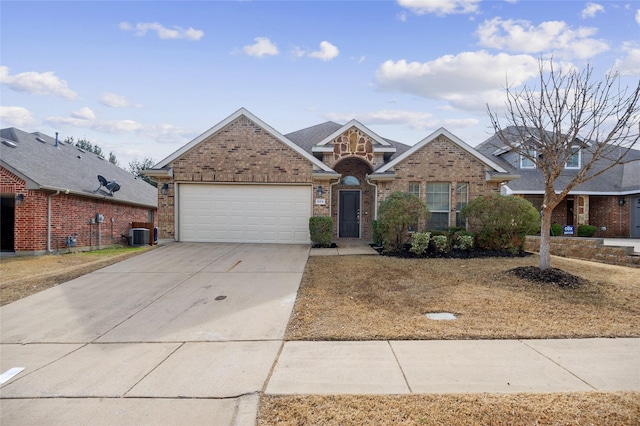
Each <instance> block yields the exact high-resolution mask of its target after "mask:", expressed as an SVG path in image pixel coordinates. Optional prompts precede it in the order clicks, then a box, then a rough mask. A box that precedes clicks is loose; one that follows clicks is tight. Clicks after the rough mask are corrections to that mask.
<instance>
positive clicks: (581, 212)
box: [476, 128, 640, 238]
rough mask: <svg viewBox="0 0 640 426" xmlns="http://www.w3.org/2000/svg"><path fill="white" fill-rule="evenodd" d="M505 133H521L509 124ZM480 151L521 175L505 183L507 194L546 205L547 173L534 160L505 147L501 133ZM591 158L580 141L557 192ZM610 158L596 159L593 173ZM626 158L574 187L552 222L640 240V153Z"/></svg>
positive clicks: (609, 236)
mask: <svg viewBox="0 0 640 426" xmlns="http://www.w3.org/2000/svg"><path fill="white" fill-rule="evenodd" d="M504 133H505V134H510V133H511V134H513V135H514V137H516V136H515V135H517V133H518V132H517V131H516V130H514V129H511V128H507V129H505V130H504ZM579 146H580V147H581V148H580V149H578V148H579ZM476 149H477V150H478V151H480V152H482V153H483V154H484V155H486V156H487V157H489V158H492V159H493V160H494V161H495V162H496V163H497V164H500V165H501V166H502V167H503V168H505V169H507V170H509V171H511V172H512V173H513V174H517V175H519V176H520V177H519V178H518V179H514V180H512V181H511V182H509V183H508V184H506V185H505V186H504V188H503V193H505V194H508V195H518V196H521V197H523V198H525V199H526V200H529V201H531V203H532V204H533V205H534V206H535V207H536V208H537V209H538V210H541V209H542V199H543V196H544V179H543V175H542V172H541V171H540V170H538V169H536V168H535V167H534V165H533V164H532V162H531V161H528V160H527V159H525V158H524V157H522V156H520V155H519V154H518V153H517V152H514V151H512V150H510V149H508V148H507V147H505V146H504V144H503V143H501V142H500V140H499V139H498V137H497V136H496V135H494V136H492V137H490V138H489V139H487V140H486V141H484V142H482V143H481V144H480V145H478V146H477V147H476ZM621 152H622V149H621V148H617V149H616V150H615V151H613V152H612V153H610V156H611V157H612V158H617V157H618V156H619V155H620V153H621ZM591 158H592V157H591V154H590V152H589V149H588V144H585V143H582V142H580V143H578V142H577V145H576V153H575V154H574V156H573V157H572V158H571V159H570V160H569V162H568V164H567V166H566V167H565V169H564V171H563V173H562V174H561V175H560V177H559V178H558V179H557V180H556V182H555V190H556V191H560V190H562V189H563V188H565V187H566V184H567V183H568V182H569V180H570V179H573V177H574V176H575V175H576V174H577V173H579V172H580V170H581V169H582V166H583V164H585V163H586V162H589V161H590V160H591ZM608 161H609V160H606V159H601V160H597V161H596V162H595V163H594V166H593V168H592V171H597V170H602V169H603V168H604V167H605V166H606V164H608V163H607V162H608ZM625 161H630V162H627V163H626V164H619V165H616V166H614V167H613V168H611V169H609V170H608V171H606V172H604V173H602V174H601V175H599V176H596V177H595V178H593V179H591V180H589V181H587V182H584V183H582V184H580V185H577V186H576V187H575V188H573V189H572V190H571V191H570V192H569V194H568V195H567V197H566V198H565V199H564V200H563V201H562V202H560V204H558V206H557V207H556V208H555V209H554V210H553V213H552V219H551V220H552V223H557V224H560V225H562V226H565V225H572V226H574V230H576V229H575V228H577V226H578V225H582V224H585V225H593V226H595V227H596V229H597V230H596V234H595V237H602V238H611V237H631V238H640V151H638V150H635V149H632V150H630V151H629V152H628V153H627V156H626V157H625Z"/></svg>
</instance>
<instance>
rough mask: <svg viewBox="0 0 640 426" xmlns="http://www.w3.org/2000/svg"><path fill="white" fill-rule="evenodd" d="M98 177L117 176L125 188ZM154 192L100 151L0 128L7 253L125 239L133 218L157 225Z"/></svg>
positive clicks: (0, 180) (3, 229)
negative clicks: (108, 185)
mask: <svg viewBox="0 0 640 426" xmlns="http://www.w3.org/2000/svg"><path fill="white" fill-rule="evenodd" d="M98 175H101V176H103V177H104V178H105V179H106V180H107V181H115V182H116V183H117V184H118V185H119V190H118V191H115V192H114V191H110V190H109V189H107V188H105V187H104V186H101V185H100V182H99V180H98ZM112 188H113V187H112ZM110 192H111V194H110ZM156 194H157V192H156V189H155V188H154V187H153V186H152V185H149V184H148V183H146V182H145V181H143V180H142V179H136V178H135V177H134V176H133V175H132V174H131V173H129V172H127V171H126V170H123V169H121V168H120V167H118V166H116V165H114V164H112V163H110V162H108V161H106V160H105V159H104V158H102V157H99V156H97V155H96V154H94V153H91V152H85V151H84V150H81V149H79V148H77V147H75V146H73V145H70V144H66V143H64V142H60V141H58V140H57V138H52V137H50V136H47V135H44V134H42V133H27V132H24V131H22V130H19V129H16V128H7V129H2V130H0V196H1V207H2V211H1V215H0V223H1V232H0V237H1V239H2V251H3V252H15V253H16V254H44V253H51V252H59V251H67V250H69V249H71V248H72V247H73V250H84V249H89V248H92V247H93V248H99V247H102V246H109V245H113V244H120V243H121V242H122V238H121V234H126V235H128V234H129V229H130V228H131V224H132V223H133V222H145V223H154V222H155V216H156V210H157V195H156ZM99 214H100V215H102V218H103V222H101V223H98V222H99V220H98V221H97V220H96V219H97V218H98V216H97V215H99Z"/></svg>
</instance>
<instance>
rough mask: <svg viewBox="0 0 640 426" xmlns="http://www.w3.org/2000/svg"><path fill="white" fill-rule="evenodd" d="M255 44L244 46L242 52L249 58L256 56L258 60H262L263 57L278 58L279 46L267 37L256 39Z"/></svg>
mask: <svg viewBox="0 0 640 426" xmlns="http://www.w3.org/2000/svg"><path fill="white" fill-rule="evenodd" d="M254 40H255V43H254V44H250V45H247V46H244V47H243V48H242V50H243V51H244V53H245V54H247V55H249V56H255V57H258V58H262V57H263V56H266V55H269V56H276V55H278V54H279V53H280V51H279V50H278V46H276V45H275V44H274V43H272V42H271V40H269V38H267V37H256V38H254Z"/></svg>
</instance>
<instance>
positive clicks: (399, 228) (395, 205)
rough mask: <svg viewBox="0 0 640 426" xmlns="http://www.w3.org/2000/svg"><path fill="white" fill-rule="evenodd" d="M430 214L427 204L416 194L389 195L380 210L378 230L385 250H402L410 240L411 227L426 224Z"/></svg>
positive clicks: (399, 193) (398, 193) (395, 193)
mask: <svg viewBox="0 0 640 426" xmlns="http://www.w3.org/2000/svg"><path fill="white" fill-rule="evenodd" d="M429 216H430V213H429V210H428V209H427V205H426V204H425V203H424V202H423V201H421V200H420V198H418V197H417V196H415V195H414V194H409V193H407V192H394V193H392V194H391V195H389V197H387V199H386V200H384V201H383V202H382V203H380V209H379V210H378V230H379V232H380V235H381V236H382V239H383V241H382V244H383V246H384V247H385V250H389V249H396V250H401V249H402V248H403V247H404V245H405V244H406V243H407V242H408V241H409V227H411V226H416V225H420V224H422V225H423V226H424V224H426V223H427V220H429ZM416 231H418V229H416Z"/></svg>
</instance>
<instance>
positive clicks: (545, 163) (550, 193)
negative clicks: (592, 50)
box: [487, 59, 640, 270]
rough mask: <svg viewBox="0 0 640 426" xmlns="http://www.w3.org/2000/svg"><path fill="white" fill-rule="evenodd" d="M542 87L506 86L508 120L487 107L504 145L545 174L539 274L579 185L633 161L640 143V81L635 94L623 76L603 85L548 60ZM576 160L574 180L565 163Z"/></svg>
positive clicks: (548, 263) (585, 73) (547, 264)
mask: <svg viewBox="0 0 640 426" xmlns="http://www.w3.org/2000/svg"><path fill="white" fill-rule="evenodd" d="M538 85H539V87H535V86H533V87H532V86H528V85H525V86H524V87H522V88H520V89H514V88H512V87H507V88H506V95H507V96H506V97H507V100H506V102H505V105H506V111H505V112H504V120H503V121H502V122H501V121H500V119H499V116H498V114H497V113H495V112H492V111H491V108H490V107H489V106H488V105H487V109H488V112H489V117H490V118H491V124H492V125H493V128H494V130H495V131H496V135H497V137H498V139H499V140H500V142H501V143H503V144H504V145H505V146H506V147H507V148H508V149H510V150H512V151H513V152H516V153H518V154H520V156H522V157H523V158H526V159H527V160H529V161H530V162H531V163H532V164H533V165H534V166H535V167H536V168H537V169H539V170H540V171H541V172H542V174H543V176H544V199H543V205H542V212H541V216H542V218H541V220H542V222H541V231H540V235H541V239H540V269H542V270H545V269H549V268H550V266H551V254H550V244H551V239H550V227H551V213H552V211H553V209H554V208H555V207H556V206H557V205H558V204H559V203H560V202H561V201H562V200H563V199H564V198H565V197H566V196H567V194H568V193H569V191H571V190H572V189H573V188H574V187H575V186H576V185H579V184H581V183H583V182H586V181H588V180H590V179H592V178H594V177H596V176H598V175H601V174H602V173H605V172H606V171H608V170H610V169H611V168H612V167H614V166H616V165H619V164H624V163H626V162H628V161H630V160H627V159H625V157H626V155H627V153H628V152H629V150H630V149H632V148H633V146H634V145H636V143H638V139H639V137H640V136H639V133H640V80H639V81H638V85H637V86H636V87H635V88H633V89H630V88H629V87H624V88H622V87H621V83H620V76H619V75H618V74H615V73H610V74H607V75H606V76H605V77H604V79H602V80H599V81H598V80H595V79H594V76H593V67H591V66H590V65H588V66H587V67H586V68H585V69H584V70H581V71H580V70H576V69H573V68H572V69H569V70H563V69H556V68H555V67H554V64H553V60H552V59H551V60H548V61H545V60H542V59H541V60H540V61H539V81H538ZM503 126H504V127H503ZM576 154H580V155H581V156H582V157H581V158H582V167H581V168H580V170H578V171H577V172H576V173H574V174H570V175H568V174H567V173H566V172H565V165H566V164H567V162H568V161H569V160H570V159H571V158H572V157H574V156H575V155H576ZM559 177H562V179H558V178H559Z"/></svg>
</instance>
